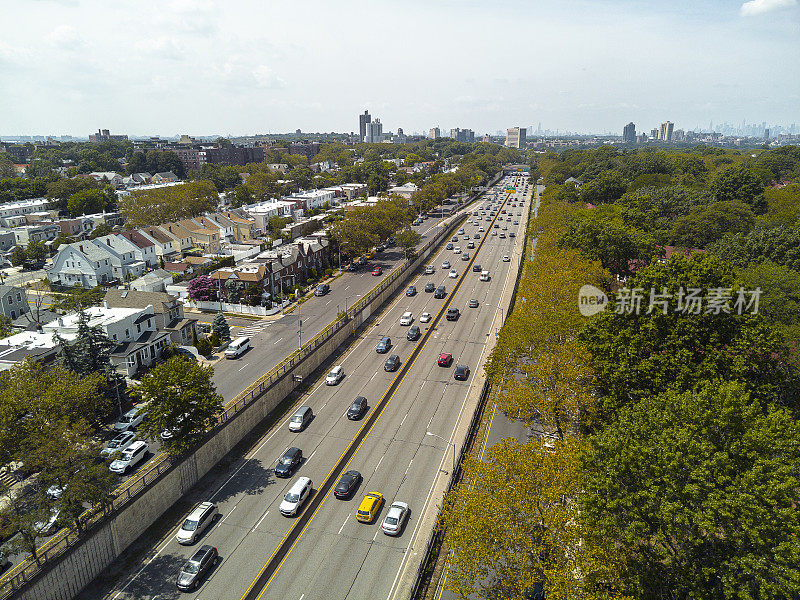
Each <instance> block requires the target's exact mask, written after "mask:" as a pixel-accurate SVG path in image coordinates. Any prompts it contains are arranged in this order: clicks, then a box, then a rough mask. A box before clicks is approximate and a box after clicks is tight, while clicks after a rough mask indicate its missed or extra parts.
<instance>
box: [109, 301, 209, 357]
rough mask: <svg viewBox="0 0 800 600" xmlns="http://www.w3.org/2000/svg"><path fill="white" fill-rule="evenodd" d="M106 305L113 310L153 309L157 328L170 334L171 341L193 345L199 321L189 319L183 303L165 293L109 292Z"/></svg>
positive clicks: (182, 344) (179, 344)
mask: <svg viewBox="0 0 800 600" xmlns="http://www.w3.org/2000/svg"><path fill="white" fill-rule="evenodd" d="M105 304H106V305H108V306H109V307H111V308H139V309H147V308H148V307H152V308H153V313H154V314H155V323H156V328H157V329H158V330H159V331H166V332H168V333H169V336H170V341H171V342H172V343H173V344H176V345H178V346H188V345H190V344H191V343H192V337H193V334H194V332H195V325H196V323H197V319H187V318H186V316H185V315H184V313H183V303H181V302H179V301H178V299H177V298H176V297H175V296H173V295H171V294H167V293H165V292H144V291H138V290H113V289H112V290H108V292H106V296H105Z"/></svg>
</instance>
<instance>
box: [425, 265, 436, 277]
mask: <svg viewBox="0 0 800 600" xmlns="http://www.w3.org/2000/svg"><path fill="white" fill-rule="evenodd" d="M435 272H436V267H434V266H433V265H428V266H427V267H425V275H433V274H434V273H435Z"/></svg>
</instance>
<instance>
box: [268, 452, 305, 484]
mask: <svg viewBox="0 0 800 600" xmlns="http://www.w3.org/2000/svg"><path fill="white" fill-rule="evenodd" d="M301 462H303V451H302V450H300V448H289V449H288V450H287V451H286V452H284V453H283V456H281V457H280V459H279V460H278V464H277V465H275V477H291V476H292V473H294V472H295V470H296V469H297V467H299V466H300V463H301Z"/></svg>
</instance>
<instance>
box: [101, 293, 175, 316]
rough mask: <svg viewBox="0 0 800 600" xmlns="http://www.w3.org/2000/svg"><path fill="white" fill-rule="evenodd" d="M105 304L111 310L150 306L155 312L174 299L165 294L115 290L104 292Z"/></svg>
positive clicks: (170, 295)
mask: <svg viewBox="0 0 800 600" xmlns="http://www.w3.org/2000/svg"><path fill="white" fill-rule="evenodd" d="M104 300H105V302H107V303H108V305H109V306H110V307H112V308H147V307H148V306H152V307H153V309H154V310H155V312H163V311H162V310H159V309H160V308H161V307H162V306H163V305H164V304H172V303H173V302H175V300H176V298H175V296H173V295H172V294H167V293H166V292H139V291H137V290H115V289H110V290H108V291H107V292H106V295H105V298H104Z"/></svg>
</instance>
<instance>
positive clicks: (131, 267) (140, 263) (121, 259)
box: [91, 235, 158, 281]
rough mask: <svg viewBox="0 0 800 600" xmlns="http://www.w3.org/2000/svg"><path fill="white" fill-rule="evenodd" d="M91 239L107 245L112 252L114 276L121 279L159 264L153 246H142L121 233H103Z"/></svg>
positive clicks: (98, 243) (135, 275)
mask: <svg viewBox="0 0 800 600" xmlns="http://www.w3.org/2000/svg"><path fill="white" fill-rule="evenodd" d="M91 241H92V242H93V243H94V244H95V245H97V246H105V248H106V249H107V250H108V251H109V252H110V253H111V254H112V256H113V258H112V263H113V265H114V269H113V273H114V278H115V279H119V280H120V281H123V280H125V279H126V278H133V279H135V278H136V277H139V276H141V275H144V273H145V272H146V271H147V270H148V269H152V268H154V267H155V266H156V265H157V264H158V258H157V257H156V253H155V248H154V247H153V246H150V247H149V248H144V249H143V248H140V247H139V246H137V245H136V244H134V243H133V242H131V241H130V240H129V239H128V238H126V237H123V236H121V235H102V236H100V237H98V238H95V239H93V240H91Z"/></svg>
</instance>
